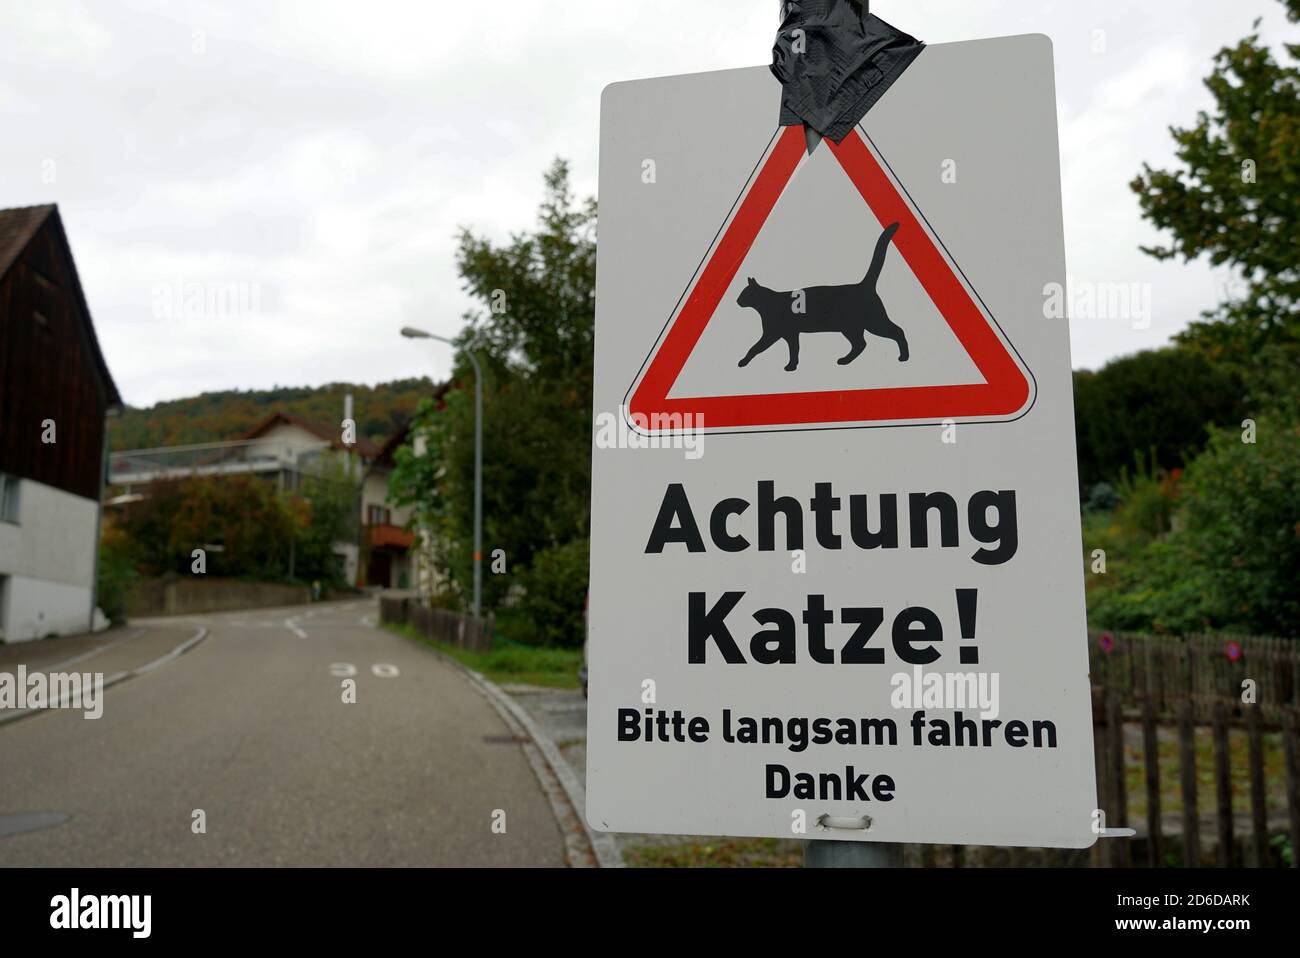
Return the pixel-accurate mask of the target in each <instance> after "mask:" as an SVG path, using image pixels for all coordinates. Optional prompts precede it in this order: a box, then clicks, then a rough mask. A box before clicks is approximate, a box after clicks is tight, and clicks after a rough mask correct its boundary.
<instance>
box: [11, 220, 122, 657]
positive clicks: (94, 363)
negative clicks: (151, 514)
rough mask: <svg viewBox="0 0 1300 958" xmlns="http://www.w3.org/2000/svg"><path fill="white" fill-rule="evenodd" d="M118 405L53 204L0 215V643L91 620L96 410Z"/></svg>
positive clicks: (100, 426) (99, 479)
mask: <svg viewBox="0 0 1300 958" xmlns="http://www.w3.org/2000/svg"><path fill="white" fill-rule="evenodd" d="M120 406H121V398H120V397H119V396H118V393H117V387H116V386H114V384H113V378H112V376H111V375H109V372H108V366H107V365H106V364H105V362H104V356H103V354H102V353H101V351H100V348H99V343H98V341H97V340H96V338H95V329H94V326H93V325H92V323H91V319H90V310H89V308H88V307H87V305H86V297H85V295H84V294H83V292H82V290H81V283H80V281H79V280H78V278H77V268H76V265H75V263H74V262H73V260H72V250H71V248H70V247H69V245H68V237H67V235H66V234H65V233H64V230H63V222H62V220H61V219H60V217H59V211H58V208H57V207H55V206H32V207H26V208H23V209H10V210H0V638H2V639H3V640H4V641H6V642H16V641H25V640H28V639H38V638H44V637H46V636H49V635H63V634H69V633H76V632H85V631H89V630H90V629H91V628H93V626H94V624H95V574H96V558H97V554H98V542H99V503H100V493H101V489H102V488H103V478H104V468H105V461H106V443H105V436H106V424H105V417H106V416H107V415H109V414H110V412H111V411H114V410H116V409H118V408H119V407H120Z"/></svg>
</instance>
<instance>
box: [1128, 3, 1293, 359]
mask: <svg viewBox="0 0 1300 958" xmlns="http://www.w3.org/2000/svg"><path fill="white" fill-rule="evenodd" d="M1282 3H1283V6H1284V7H1285V8H1286V11H1287V16H1288V18H1289V19H1290V20H1291V21H1292V22H1294V21H1296V20H1300V0H1282ZM1258 26H1259V21H1258V20H1257V21H1256V22H1255V27H1256V29H1258ZM1285 49H1286V51H1287V54H1288V55H1289V56H1290V58H1291V59H1292V60H1295V59H1297V58H1300V44H1286V45H1285ZM1205 85H1206V86H1207V87H1208V88H1209V90H1210V93H1211V94H1213V96H1214V102H1215V106H1214V109H1213V111H1211V112H1205V111H1202V112H1201V113H1199V114H1198V115H1197V118H1196V124H1195V125H1194V126H1192V127H1174V128H1172V129H1171V131H1170V132H1171V133H1172V135H1173V137H1174V140H1175V142H1176V143H1177V157H1178V161H1179V165H1178V166H1176V167H1174V168H1173V169H1167V170H1153V169H1152V168H1151V167H1150V166H1148V165H1146V164H1144V165H1143V169H1142V173H1141V174H1140V175H1139V176H1138V177H1137V178H1136V179H1135V180H1134V181H1133V183H1132V187H1133V189H1134V191H1135V192H1136V193H1137V194H1138V196H1139V202H1140V204H1141V207H1142V212H1143V214H1144V215H1145V216H1146V217H1147V218H1148V219H1149V220H1150V221H1151V222H1152V223H1154V224H1155V225H1156V226H1157V227H1159V228H1161V229H1163V230H1167V231H1169V232H1170V233H1172V240H1171V241H1170V242H1169V243H1168V244H1167V245H1164V246H1153V247H1144V248H1143V249H1144V251H1145V252H1147V253H1149V254H1151V255H1152V256H1155V257H1157V258H1159V259H1169V258H1173V257H1179V256H1181V257H1182V258H1183V259H1184V260H1185V261H1187V260H1192V259H1196V258H1197V257H1200V256H1202V255H1205V256H1207V257H1208V258H1209V260H1210V262H1211V263H1213V264H1215V265H1228V266H1231V267H1233V268H1235V269H1236V270H1237V271H1238V272H1239V273H1240V275H1241V277H1242V279H1243V280H1244V283H1245V288H1244V291H1243V293H1242V294H1241V295H1240V296H1237V297H1235V298H1232V299H1230V300H1229V301H1227V302H1225V303H1224V304H1223V305H1221V306H1219V307H1218V308H1217V309H1215V310H1212V311H1210V312H1207V313H1206V314H1205V315H1204V321H1203V322H1198V323H1193V324H1192V325H1191V327H1190V328H1189V329H1187V330H1186V331H1185V332H1184V333H1182V334H1181V335H1180V337H1179V338H1180V339H1181V341H1183V342H1185V343H1188V344H1190V345H1194V346H1197V347H1198V348H1202V349H1204V350H1206V351H1207V352H1208V353H1209V354H1210V355H1211V356H1212V357H1213V358H1216V359H1219V358H1222V359H1227V360H1229V361H1231V362H1234V363H1238V364H1241V365H1245V366H1254V365H1256V364H1258V363H1259V362H1261V361H1264V362H1268V363H1277V362H1284V363H1291V364H1293V363H1294V362H1295V359H1296V356H1297V354H1298V353H1297V344H1300V317H1298V316H1297V306H1298V305H1300V234H1298V233H1297V230H1296V223H1297V222H1300V69H1297V67H1296V66H1295V65H1293V64H1283V63H1279V62H1278V61H1277V60H1276V59H1274V57H1273V55H1272V53H1271V52H1270V51H1269V49H1268V48H1267V47H1266V46H1264V45H1262V44H1261V43H1260V41H1259V35H1258V33H1255V34H1252V35H1251V36H1248V37H1246V38H1245V39H1244V40H1242V41H1241V42H1240V43H1238V44H1236V45H1235V46H1231V47H1225V48H1223V49H1222V50H1220V51H1219V52H1218V54H1216V55H1215V58H1214V72H1213V73H1212V74H1211V75H1210V76H1209V77H1208V78H1207V79H1206V81H1205ZM1266 347H1267V349H1266Z"/></svg>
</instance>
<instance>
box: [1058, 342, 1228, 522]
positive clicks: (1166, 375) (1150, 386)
mask: <svg viewBox="0 0 1300 958" xmlns="http://www.w3.org/2000/svg"><path fill="white" fill-rule="evenodd" d="M1240 397H1241V382H1240V379H1239V377H1238V376H1237V375H1236V374H1235V373H1234V372H1233V371H1232V370H1230V369H1228V368H1226V367H1224V366H1223V365H1222V364H1217V365H1216V364H1215V363H1212V362H1211V361H1210V360H1209V359H1208V358H1207V357H1206V356H1205V355H1204V354H1203V353H1201V352H1199V351H1195V350H1191V349H1187V348H1185V347H1166V348H1164V349H1156V350H1147V351H1144V352H1140V353H1136V354H1134V355H1132V356H1125V357H1123V358H1120V359H1115V360H1112V361H1111V362H1109V363H1107V364H1106V365H1105V366H1103V367H1102V368H1101V369H1099V370H1097V371H1096V372H1091V371H1088V370H1079V371H1076V372H1075V374H1074V414H1075V432H1076V436H1077V439H1078V450H1079V485H1080V487H1081V490H1082V492H1083V494H1084V496H1085V497H1086V496H1087V495H1088V494H1089V492H1090V491H1091V490H1092V488H1093V487H1094V486H1095V485H1096V484H1097V483H1100V482H1110V483H1113V482H1115V481H1116V480H1117V479H1118V478H1119V475H1120V472H1121V470H1123V469H1127V468H1130V467H1131V466H1132V465H1133V459H1134V456H1135V455H1140V456H1143V457H1145V456H1147V455H1152V456H1154V462H1152V463H1151V465H1152V466H1153V467H1158V468H1164V469H1175V468H1178V467H1180V466H1183V465H1185V464H1186V463H1187V462H1188V461H1189V460H1190V459H1191V457H1192V456H1194V455H1195V454H1196V453H1197V452H1199V451H1200V449H1201V448H1202V447H1203V446H1204V445H1205V442H1206V439H1207V438H1208V436H1209V427H1210V426H1213V425H1220V426H1226V425H1230V424H1233V423H1236V422H1240V420H1241V413H1242V404H1241V398H1240Z"/></svg>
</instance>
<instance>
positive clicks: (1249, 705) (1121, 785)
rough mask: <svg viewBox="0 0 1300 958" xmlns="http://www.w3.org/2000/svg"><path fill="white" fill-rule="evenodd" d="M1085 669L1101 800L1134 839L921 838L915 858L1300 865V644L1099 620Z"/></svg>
mask: <svg viewBox="0 0 1300 958" xmlns="http://www.w3.org/2000/svg"><path fill="white" fill-rule="evenodd" d="M1089 669H1090V672H1091V677H1092V685H1093V702H1092V708H1093V738H1094V755H1095V759H1096V772H1097V803H1098V805H1099V807H1100V809H1101V811H1102V812H1104V813H1105V816H1106V817H1105V822H1104V825H1105V827H1106V828H1107V829H1111V828H1133V829H1134V830H1135V832H1136V835H1135V836H1134V837H1132V838H1128V839H1124V838H1104V839H1101V840H1099V841H1098V842H1097V843H1096V844H1095V845H1094V846H1093V847H1092V850H1091V851H1090V852H1089V853H1087V854H1086V855H1081V854H1078V853H1074V852H1070V851H1061V850H1047V849H1020V848H1016V849H1000V848H999V849H995V848H987V847H980V848H975V847H970V848H967V847H965V846H960V845H957V846H918V847H917V848H916V849H914V850H913V851H912V855H913V856H914V858H915V861H914V863H915V864H918V865H922V866H935V865H940V866H942V865H948V866H953V867H963V866H966V865H970V864H983V865H989V864H994V865H1019V866H1025V865H1048V866H1071V865H1087V864H1091V865H1094V866H1108V867H1126V866H1140V867H1148V866H1154V867H1161V866H1169V865H1178V866H1183V867H1197V866H1207V865H1217V866H1220V867H1230V866H1251V867H1276V866H1279V865H1284V864H1289V865H1290V866H1291V867H1300V640H1295V639H1277V638H1264V637H1259V636H1226V635H1190V636H1182V637H1175V636H1152V635H1133V634H1127V633H1116V632H1102V631H1100V630H1098V631H1096V632H1093V633H1092V634H1091V635H1090V636H1089ZM1234 743H1235V745H1236V747H1235V748H1234V747H1233V746H1234ZM1162 744H1163V746H1164V754H1163V755H1162V754H1161V751H1162V750H1161V746H1162ZM1279 746H1280V749H1279ZM1270 747H1271V753H1272V755H1273V756H1274V757H1276V755H1277V752H1278V751H1279V750H1280V751H1281V753H1282V761H1281V763H1280V766H1281V767H1278V763H1277V762H1276V761H1274V764H1273V766H1272V767H1271V768H1270V767H1269V762H1268V758H1269V755H1270ZM1198 751H1199V754H1198ZM1207 752H1208V754H1207ZM1243 778H1244V780H1245V782H1244V788H1242V787H1241V782H1242V779H1243ZM1234 780H1235V781H1236V782H1237V783H1238V789H1237V791H1238V792H1241V791H1244V792H1245V794H1244V795H1240V794H1236V793H1235V792H1234V787H1233V786H1234ZM1270 799H1272V802H1271V804H1272V807H1271V808H1270ZM1279 806H1280V807H1279ZM1287 845H1289V848H1290V853H1289V856H1290V861H1289V862H1288V861H1286V859H1285V857H1284V854H1283V851H1282V849H1283V847H1284V846H1287Z"/></svg>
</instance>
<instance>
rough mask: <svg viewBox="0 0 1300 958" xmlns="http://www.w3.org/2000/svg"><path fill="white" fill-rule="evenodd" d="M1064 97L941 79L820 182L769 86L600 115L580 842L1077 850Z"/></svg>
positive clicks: (612, 98)
mask: <svg viewBox="0 0 1300 958" xmlns="http://www.w3.org/2000/svg"><path fill="white" fill-rule="evenodd" d="M1054 96H1055V94H1054V87H1053V80H1052V54H1051V47H1050V43H1049V41H1048V40H1047V39H1046V38H1045V37H1041V36H1024V37H1011V38H1005V39H998V40H983V41H974V42H969V43H952V44H943V45H937V46H930V47H927V48H925V49H924V50H923V51H922V53H921V54H920V56H919V57H918V58H917V59H916V60H915V61H914V62H913V64H912V65H911V66H910V67H909V68H908V69H907V70H906V72H905V73H904V74H903V75H902V76H901V78H899V79H898V80H897V81H896V82H895V83H894V85H893V86H892V87H891V88H890V89H889V90H888V92H887V93H886V94H885V96H884V97H883V98H882V99H881V100H880V102H879V103H878V104H877V105H876V106H874V107H873V108H872V110H871V111H870V113H868V114H867V116H866V118H865V119H864V120H863V121H862V123H861V124H859V126H858V127H857V129H856V130H854V131H853V132H852V133H850V134H849V135H848V136H847V137H846V138H845V139H844V140H843V141H842V142H841V143H838V144H835V143H832V142H831V141H829V140H826V141H823V143H822V144H821V145H820V146H819V147H817V148H816V149H815V150H814V151H813V153H812V154H811V155H809V154H808V153H807V151H806V149H805V142H804V137H803V131H802V129H801V128H800V127H786V128H781V127H778V126H776V116H777V106H778V103H779V99H780V87H779V85H778V83H777V81H776V80H775V79H773V77H772V76H771V74H770V72H769V71H768V70H767V69H766V68H765V67H755V68H752V69H743V70H730V71H722V72H718V73H707V74H698V75H692V76H679V77H664V78H660V79H653V80H642V81H636V82H630V83H617V84H614V85H612V86H610V87H609V88H607V89H606V90H605V93H604V98H603V101H602V109H601V155H600V197H599V199H600V211H599V212H600V245H599V252H598V263H597V280H596V369H595V415H596V423H595V425H596V429H595V435H594V439H593V453H592V455H593V476H592V523H591V529H592V532H591V535H592V545H591V595H590V653H589V654H590V669H591V677H590V690H591V691H590V695H591V698H590V704H589V710H588V716H589V717H588V739H587V817H588V820H589V821H590V823H591V824H592V826H593V827H595V828H597V829H601V830H609V831H632V832H673V833H683V834H708V835H759V836H778V837H808V838H834V839H857V840H864V841H885V842H936V843H972V844H997V845H1031V846H1065V847H1083V846H1087V845H1090V844H1091V843H1092V842H1093V840H1094V839H1095V834H1094V808H1095V805H1096V788H1095V781H1094V768H1093V751H1092V719H1091V707H1090V705H1091V703H1090V691H1089V679H1088V658H1087V647H1086V620H1085V616H1084V603H1083V573H1082V548H1081V539H1080V529H1079V508H1078V476H1077V471H1076V458H1075V445H1074V413H1073V403H1072V393H1071V377H1070V355H1069V336H1068V328H1067V323H1066V320H1065V319H1064V318H1063V317H1062V316H1061V315H1060V312H1059V311H1057V310H1054V309H1053V308H1052V303H1053V302H1059V300H1060V295H1061V292H1062V291H1063V290H1064V284H1065V277H1066V273H1065V254H1064V244H1063V238H1062V227H1061V196H1060V172H1059V156H1058V147H1057V136H1056V109H1055V99H1054ZM1054 292H1055V298H1054ZM819 822H820V823H822V826H825V825H831V826H834V827H830V828H827V827H821V826H819V824H818V823H819Z"/></svg>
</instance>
